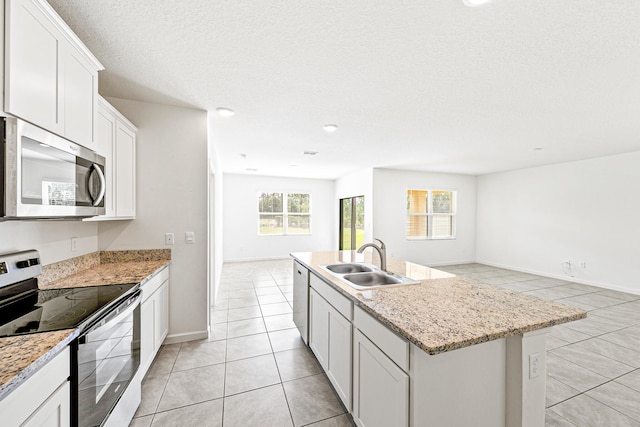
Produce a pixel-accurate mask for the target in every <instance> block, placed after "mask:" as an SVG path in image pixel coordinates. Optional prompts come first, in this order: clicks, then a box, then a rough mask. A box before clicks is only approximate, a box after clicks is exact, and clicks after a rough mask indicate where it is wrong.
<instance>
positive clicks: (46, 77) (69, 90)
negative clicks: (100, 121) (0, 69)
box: [4, 0, 104, 149]
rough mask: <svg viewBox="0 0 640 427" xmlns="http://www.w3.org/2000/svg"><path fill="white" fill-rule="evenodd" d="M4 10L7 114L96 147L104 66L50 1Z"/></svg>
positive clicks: (22, 1) (22, 2) (13, 1)
mask: <svg viewBox="0 0 640 427" xmlns="http://www.w3.org/2000/svg"><path fill="white" fill-rule="evenodd" d="M5 6H6V9H5V17H6V19H5V23H6V29H5V45H4V47H5V58H4V59H5V76H4V77H5V82H4V84H5V86H4V87H5V92H4V109H5V111H6V112H8V113H11V114H13V115H15V116H17V117H20V118H21V119H23V120H26V121H28V122H31V123H33V124H35V125H38V126H40V127H43V128H45V129H47V130H49V131H51V132H53V133H56V134H58V135H60V136H63V137H65V138H67V139H69V140H71V141H73V142H76V143H78V144H80V145H83V146H85V147H87V148H90V149H95V133H96V132H95V114H96V108H97V96H98V71H99V70H102V69H104V67H103V66H102V64H100V62H99V61H98V60H97V59H96V58H95V57H94V56H93V55H92V54H91V52H89V50H88V49H87V48H86V46H84V44H83V43H82V42H81V41H80V40H79V39H78V38H77V36H76V35H75V34H74V33H73V32H72V31H71V29H70V28H69V27H68V26H67V25H66V24H65V23H64V21H62V19H61V18H60V16H58V14H57V13H56V12H55V11H54V10H53V9H52V8H51V6H49V4H48V3H47V2H46V1H44V0H7V1H6V3H5Z"/></svg>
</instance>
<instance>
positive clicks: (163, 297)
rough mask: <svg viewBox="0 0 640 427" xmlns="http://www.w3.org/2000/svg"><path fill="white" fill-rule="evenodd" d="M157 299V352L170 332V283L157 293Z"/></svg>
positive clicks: (165, 283)
mask: <svg viewBox="0 0 640 427" xmlns="http://www.w3.org/2000/svg"><path fill="white" fill-rule="evenodd" d="M155 295H156V298H155V331H154V332H155V338H154V342H155V351H158V350H159V349H160V346H161V345H162V342H163V341H164V339H165V338H166V336H167V333H168V332H169V282H168V281H166V282H164V283H163V284H162V286H160V289H158V290H157V291H156V294H155Z"/></svg>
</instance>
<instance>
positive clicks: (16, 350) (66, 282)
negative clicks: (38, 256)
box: [0, 249, 171, 399]
mask: <svg viewBox="0 0 640 427" xmlns="http://www.w3.org/2000/svg"><path fill="white" fill-rule="evenodd" d="M170 262H171V250H169V249H154V250H129V251H106V252H93V253H90V254H87V255H82V256H79V257H76V258H72V259H69V260H65V261H61V262H57V263H54V264H49V265H46V266H43V273H42V274H41V275H40V276H38V286H39V287H40V288H41V289H63V288H75V287H85V286H101V285H113V284H122V283H140V284H144V283H145V282H146V281H148V280H149V279H151V278H152V277H153V276H155V274H156V273H158V272H159V271H160V270H162V269H163V268H165V267H166V266H167V265H169V264H170ZM78 335H79V331H78V330H76V329H66V330H62V331H53V332H43V333H37V334H28V335H20V336H16V337H6V338H0V399H2V398H3V397H4V396H5V395H6V394H7V393H9V392H11V391H12V390H13V389H15V388H16V387H17V386H19V385H20V383H21V382H22V381H24V380H25V379H26V378H28V377H29V376H30V375H31V374H33V373H34V372H35V371H37V370H38V369H39V368H40V367H41V366H42V365H43V364H44V363H46V362H48V361H49V360H51V359H52V358H53V357H54V356H55V355H57V354H58V353H59V352H60V351H61V350H62V349H64V348H65V346H67V345H68V344H69V343H70V342H71V341H73V340H74V339H75V338H76V337H77V336H78Z"/></svg>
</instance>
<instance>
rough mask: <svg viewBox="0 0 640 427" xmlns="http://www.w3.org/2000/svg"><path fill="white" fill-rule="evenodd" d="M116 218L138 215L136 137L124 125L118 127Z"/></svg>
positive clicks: (119, 124) (118, 124)
mask: <svg viewBox="0 0 640 427" xmlns="http://www.w3.org/2000/svg"><path fill="white" fill-rule="evenodd" d="M115 167H116V216H118V217H131V218H133V217H135V215H136V169H135V168H136V135H135V132H134V131H132V130H131V129H129V128H128V127H126V126H125V125H124V124H122V123H120V122H117V125H116V162H115Z"/></svg>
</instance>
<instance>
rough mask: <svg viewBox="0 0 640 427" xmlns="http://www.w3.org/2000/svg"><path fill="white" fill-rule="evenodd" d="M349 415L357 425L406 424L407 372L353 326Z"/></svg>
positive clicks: (407, 401) (383, 426) (407, 404)
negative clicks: (351, 405) (351, 409)
mask: <svg viewBox="0 0 640 427" xmlns="http://www.w3.org/2000/svg"><path fill="white" fill-rule="evenodd" d="M352 415H353V420H354V421H355V423H356V424H357V425H358V426H361V427H377V426H380V427H387V426H408V425H409V375H407V374H406V373H405V372H404V371H403V370H402V369H400V368H399V367H398V366H397V365H396V364H395V363H393V361H392V360H391V359H390V358H389V357H387V355H386V354H384V353H383V352H382V351H381V350H380V349H379V348H378V347H377V346H376V345H374V344H373V343H372V342H371V341H370V340H369V339H368V338H367V337H366V336H365V335H363V334H362V333H361V332H360V331H359V330H357V329H356V330H355V331H354V334H353V411H352Z"/></svg>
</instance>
